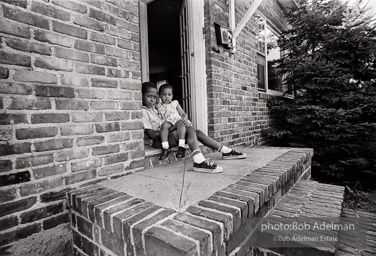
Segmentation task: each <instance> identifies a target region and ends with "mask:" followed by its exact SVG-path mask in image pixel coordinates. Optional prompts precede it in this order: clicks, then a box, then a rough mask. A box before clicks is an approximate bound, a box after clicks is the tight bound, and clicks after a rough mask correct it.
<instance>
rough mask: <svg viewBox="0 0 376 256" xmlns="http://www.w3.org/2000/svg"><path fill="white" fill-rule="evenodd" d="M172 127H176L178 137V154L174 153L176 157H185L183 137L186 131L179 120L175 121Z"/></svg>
mask: <svg viewBox="0 0 376 256" xmlns="http://www.w3.org/2000/svg"><path fill="white" fill-rule="evenodd" d="M174 127H176V130H177V131H178V137H179V148H178V152H177V153H176V157H177V158H183V157H185V135H186V133H187V129H186V127H185V125H184V123H183V122H182V121H181V120H179V121H177V122H176V123H175V125H174Z"/></svg>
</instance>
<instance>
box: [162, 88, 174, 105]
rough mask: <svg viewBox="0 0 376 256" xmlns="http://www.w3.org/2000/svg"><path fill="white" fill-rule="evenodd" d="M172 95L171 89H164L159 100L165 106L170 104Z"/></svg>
mask: <svg viewBox="0 0 376 256" xmlns="http://www.w3.org/2000/svg"><path fill="white" fill-rule="evenodd" d="M173 96H174V95H173V94H172V89H171V88H166V89H164V90H163V91H162V92H161V94H160V95H159V97H160V98H161V100H162V102H163V103H165V104H169V103H171V100H172V97H173Z"/></svg>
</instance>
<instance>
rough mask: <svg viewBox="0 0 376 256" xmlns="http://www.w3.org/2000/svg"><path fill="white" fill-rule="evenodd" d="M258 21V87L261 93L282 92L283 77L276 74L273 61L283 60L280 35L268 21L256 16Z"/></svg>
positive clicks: (256, 14)
mask: <svg viewBox="0 0 376 256" xmlns="http://www.w3.org/2000/svg"><path fill="white" fill-rule="evenodd" d="M254 17H255V20H256V40H257V44H256V51H257V86H258V88H259V90H261V91H268V92H271V93H272V92H273V91H277V92H282V89H283V88H282V77H280V76H278V75H277V73H276V68H275V65H274V64H273V61H275V60H278V59H279V58H281V51H280V49H279V47H278V34H277V33H276V32H275V31H273V30H272V29H271V28H270V27H269V26H268V25H267V22H266V19H265V18H264V17H262V16H261V15H259V14H258V13H255V14H254Z"/></svg>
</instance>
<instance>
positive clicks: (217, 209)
mask: <svg viewBox="0 0 376 256" xmlns="http://www.w3.org/2000/svg"><path fill="white" fill-rule="evenodd" d="M248 150H249V151H248ZM242 151H246V153H247V154H248V158H247V159H246V160H236V161H235V160H231V161H230V160H228V161H223V160H220V159H219V158H220V156H221V155H220V154H218V153H216V154H214V155H212V156H210V158H211V159H212V160H214V161H216V162H218V164H220V165H222V166H223V167H224V170H225V171H224V173H223V174H216V175H213V174H211V175H209V174H204V173H194V172H188V171H186V170H184V168H181V165H182V164H184V161H183V162H178V163H177V164H180V167H167V166H166V167H163V168H160V169H152V170H147V171H143V172H140V173H136V174H131V175H129V176H125V177H121V178H120V179H116V180H111V181H106V182H104V183H101V184H95V185H90V186H87V187H83V188H79V189H76V190H74V191H70V192H69V193H68V195H67V196H68V205H69V208H70V211H71V214H72V230H73V245H74V247H73V248H74V251H75V253H76V254H77V255H121V256H123V255H161V256H162V255H163V256H169V255H171V256H179V255H197V256H199V255H200V256H211V255H216V256H220V255H229V254H230V253H231V252H232V251H234V250H236V248H238V247H239V246H241V244H242V242H243V241H244V239H246V238H247V235H249V234H250V232H251V230H252V229H253V228H254V226H253V224H252V221H251V220H252V219H255V218H259V217H260V218H261V217H263V216H265V215H266V214H267V213H268V212H269V211H270V210H271V209H272V208H273V207H274V206H275V205H276V203H277V202H278V201H279V200H280V199H281V198H282V196H283V195H284V194H285V193H286V192H287V191H288V190H289V189H290V188H291V187H292V186H293V185H294V184H295V183H296V182H297V181H298V180H299V179H302V178H303V179H307V178H309V177H310V171H311V157H312V154H313V152H312V150H311V149H291V148H288V149H287V148H250V149H244V150H243V149H242ZM260 159H263V161H261V160H260ZM241 161H244V162H241ZM174 165H175V164H174ZM185 165H186V167H187V166H190V165H191V163H190V162H189V161H188V160H187V162H186V163H185ZM171 166H172V165H171ZM168 168H171V169H168ZM219 175H221V176H219ZM183 178H184V180H182V179H183ZM188 184H189V185H188ZM177 192H178V194H180V195H179V196H176V193H177ZM153 194H155V195H153ZM156 195H157V196H156ZM161 197H162V198H161ZM178 201H179V203H178ZM183 201H184V202H185V204H182V203H181V202H183ZM166 202H168V204H166Z"/></svg>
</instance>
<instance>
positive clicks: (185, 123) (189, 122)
mask: <svg viewBox="0 0 376 256" xmlns="http://www.w3.org/2000/svg"><path fill="white" fill-rule="evenodd" d="M181 121H182V122H183V124H184V125H185V126H187V127H189V126H192V123H191V121H189V120H188V119H184V118H182V119H181Z"/></svg>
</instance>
